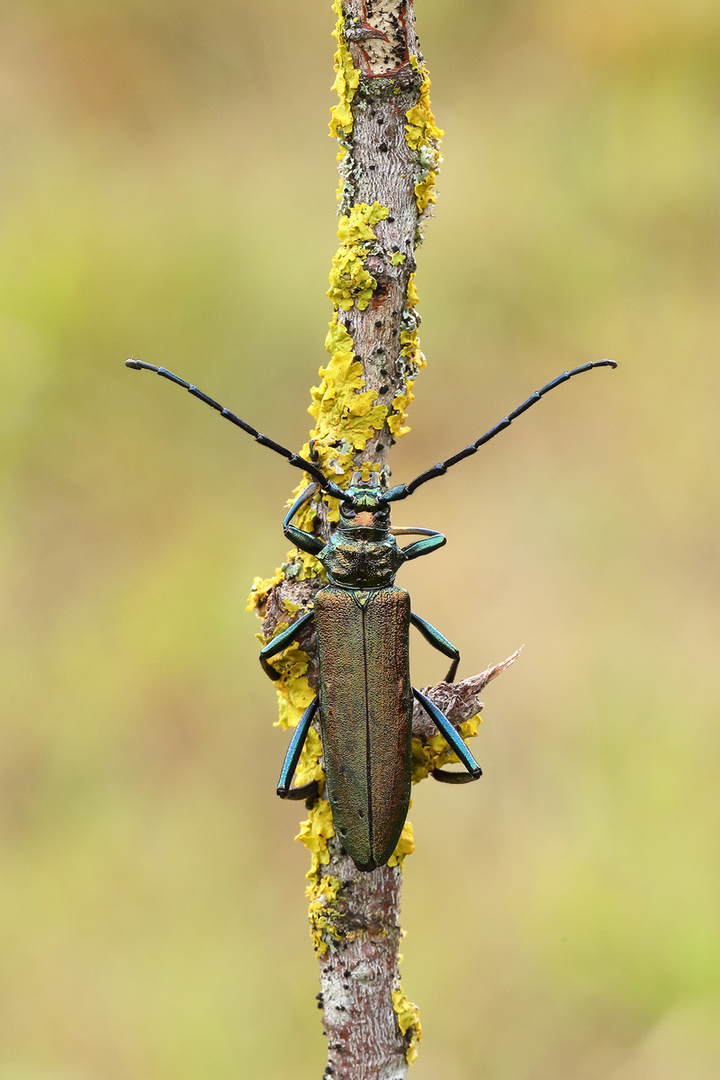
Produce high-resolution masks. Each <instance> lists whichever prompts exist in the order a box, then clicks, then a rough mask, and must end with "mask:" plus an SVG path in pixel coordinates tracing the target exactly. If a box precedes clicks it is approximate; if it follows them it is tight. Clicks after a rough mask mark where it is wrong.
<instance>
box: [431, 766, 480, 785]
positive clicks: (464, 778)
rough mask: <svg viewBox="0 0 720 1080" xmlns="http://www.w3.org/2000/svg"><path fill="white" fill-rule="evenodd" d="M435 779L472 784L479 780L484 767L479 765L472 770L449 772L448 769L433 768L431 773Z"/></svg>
mask: <svg viewBox="0 0 720 1080" xmlns="http://www.w3.org/2000/svg"><path fill="white" fill-rule="evenodd" d="M430 775H431V776H432V778H433V780H439V781H440V782H441V783H443V784H471V783H472V782H473V780H479V779H480V777H481V776H482V769H481V768H480V766H479V765H478V767H477V769H473V771H472V772H449V771H448V770H446V769H433V771H432V772H431V774H430Z"/></svg>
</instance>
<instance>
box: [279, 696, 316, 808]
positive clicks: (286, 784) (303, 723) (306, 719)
mask: <svg viewBox="0 0 720 1080" xmlns="http://www.w3.org/2000/svg"><path fill="white" fill-rule="evenodd" d="M319 704H320V698H319V696H318V695H317V694H316V695H315V697H314V698H313V699H312V701H311V702H310V704H309V705H308V707H307V709H306V710H305V712H304V713H303V714H302V716H301V718H300V721H299V723H298V726H297V727H296V728H295V732H294V734H293V737H292V739H291V740H290V746H289V747H288V752H287V754H286V755H285V760H284V762H283V767H282V771H281V773H280V779H279V780H278V786H277V793H278V795H279V796H280V798H281V799H298V800H299V799H312V798H313V797H314V796H315V795H317V793H318V783H317V780H312V781H311V782H310V783H309V784H303V785H302V787H296V788H291V787H290V785H291V783H292V779H293V776H294V775H295V770H296V768H297V764H298V761H299V760H300V754H301V753H302V748H303V746H304V745H305V740H306V739H307V734H308V731H309V730H310V725H311V724H312V722H313V717H314V716H315V713H316V712H317V710H318V706H319Z"/></svg>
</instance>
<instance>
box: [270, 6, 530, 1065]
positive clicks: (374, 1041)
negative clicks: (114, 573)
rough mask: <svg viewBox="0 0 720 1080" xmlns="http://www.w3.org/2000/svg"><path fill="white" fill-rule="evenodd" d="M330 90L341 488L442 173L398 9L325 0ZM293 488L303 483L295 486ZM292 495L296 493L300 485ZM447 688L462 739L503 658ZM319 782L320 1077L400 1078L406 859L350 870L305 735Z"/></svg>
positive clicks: (374, 418)
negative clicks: (335, 169) (335, 170)
mask: <svg viewBox="0 0 720 1080" xmlns="http://www.w3.org/2000/svg"><path fill="white" fill-rule="evenodd" d="M333 10H334V12H335V15H336V20H337V21H336V26H335V31H334V35H335V38H336V41H337V51H336V54H335V70H336V79H335V89H336V90H337V92H338V101H337V104H336V105H335V106H334V108H333V110H332V120H331V125H330V127H331V134H332V135H333V136H334V137H336V138H337V139H338V142H339V154H338V164H339V171H340V187H339V190H338V200H339V214H340V224H339V229H338V237H339V240H340V244H339V247H338V250H337V252H336V254H335V257H334V258H333V263H332V269H331V273H330V288H329V290H328V296H329V298H330V299H331V301H332V303H333V306H334V315H333V318H332V320H331V322H330V329H329V332H328V335H327V340H326V349H327V351H328V354H329V359H328V361H327V364H326V366H325V367H324V368H321V369H320V383H319V385H318V386H317V387H315V388H313V390H312V403H311V405H310V409H309V411H310V413H311V415H312V416H313V418H314V420H315V428H314V430H313V431H312V432H311V435H310V440H309V442H308V444H307V445H306V446H305V447H304V448H303V450H302V452H301V453H302V456H303V457H305V458H309V457H311V456H312V460H314V461H316V462H317V463H318V465H319V466H320V467H321V468H322V470H323V471H324V473H325V475H327V476H328V477H337V478H338V482H339V483H340V484H341V486H342V485H343V484H344V482H345V481H344V479H343V478H348V477H349V475H350V473H351V472H352V471H354V470H357V469H360V468H364V469H365V470H372V471H376V472H379V473H380V474H381V475H383V478H384V479H387V476H388V473H387V464H386V460H387V453H388V450H389V448H390V446H391V445H392V443H393V442H395V441H396V440H397V439H398V438H399V437H400V436H401V435H403V434H404V433H405V431H407V430H408V429H407V428H406V426H405V414H406V410H407V407H408V405H409V404H410V402H411V400H412V387H413V383H414V380H415V377H416V376H417V374H418V372H419V370H420V369H421V368H422V367H423V366H424V363H425V361H424V358H423V355H422V353H421V351H420V346H419V341H418V326H419V322H420V320H419V316H418V314H417V311H416V304H417V294H416V292H415V282H414V278H415V267H416V263H415V252H416V249H417V246H418V244H419V243H420V242H421V227H422V224H423V222H424V220H425V219H426V218H427V217H428V216H429V215H430V213H431V212H432V208H433V205H434V202H435V179H436V176H437V172H438V169H439V166H440V161H441V157H440V151H439V143H440V138H441V135H442V132H441V131H440V130H439V129H438V128H437V126H436V124H435V121H434V118H433V114H432V111H431V108H430V99H429V86H430V80H429V77H428V74H427V70H426V68H425V64H424V61H423V57H422V55H421V53H420V50H419V46H418V41H417V37H416V33H415V15H414V8H413V2H412V0H334V3H333ZM301 486H304V485H301ZM298 490H300V488H298ZM337 513H338V512H337V507H336V506H334V505H333V503H332V500H330V506H328V503H327V500H325V501H321V500H319V499H318V501H315V502H313V501H311V502H308V503H307V504H306V505H305V506H304V507H303V508H302V510H301V511H300V513H299V514H298V517H297V523H298V524H299V526H300V527H301V528H302V529H304V530H306V531H308V532H313V533H315V534H317V535H319V536H321V537H323V538H325V539H327V537H328V535H329V529H330V526H331V523H332V521H333V520H337ZM321 574H322V571H321V568H320V566H319V564H318V563H317V561H316V560H315V559H314V558H312V557H311V556H309V555H307V554H304V553H302V552H298V551H292V552H290V553H289V555H288V560H287V562H286V563H284V564H283V566H282V567H280V569H279V570H278V571H277V572H276V573H275V575H274V576H273V577H271V578H269V579H266V580H262V579H260V578H258V579H256V581H255V584H254V586H253V592H252V594H251V597H250V606H251V607H252V608H255V609H256V610H257V611H258V613H259V614H260V615H261V616H262V617H263V626H262V635H260V636H261V637H262V639H263V640H264V641H265V640H269V639H270V638H271V637H273V636H274V635H275V634H276V633H277V632H278V631H279V630H281V629H282V628H283V627H284V626H286V625H288V624H289V623H290V622H292V621H293V620H294V619H296V618H297V617H299V616H300V615H301V614H302V613H303V612H305V611H307V610H309V608H310V607H311V606H312V603H313V597H314V595H315V593H316V591H317V589H318V588H319V586H320V584H321ZM516 656H517V653H516V654H514V655H513V656H512V657H510V658H509V659H508V660H506V661H504V662H503V663H502V664H498V665H496V666H495V667H493V668H489V669H488V670H487V671H485V672H483V673H482V674H480V675H477V676H474V677H473V678H472V679H466V680H464V681H463V682H460V683H458V684H457V685H449V684H444V683H443V684H439V686H437V687H431V688H427V689H426V691H425V692H426V693H427V694H428V696H430V697H431V698H432V699H433V700H435V701H436V703H437V704H439V705H440V707H441V708H442V709H443V711H445V712H446V714H447V715H448V717H449V719H450V720H451V722H453V723H454V724H455V725H456V726H457V727H459V730H460V731H461V732H462V734H463V735H464V736H466V737H467V736H470V735H472V734H475V731H476V729H477V724H478V722H479V718H478V717H477V713H478V711H479V709H480V708H481V707H482V706H481V703H480V702H479V701H478V698H477V695H478V694H479V693H480V691H481V689H482V687H483V686H484V685H485V684H486V683H487V682H489V681H490V679H492V678H494V677H495V676H496V675H497V674H499V673H500V671H501V670H503V669H504V668H505V667H507V666H508V665H509V664H510V663H512V662H513V660H514V659H515V658H516ZM273 663H274V665H275V666H276V667H277V668H278V669H279V670H280V671H281V678H280V679H279V680H278V682H276V683H275V687H276V690H277V693H278V700H279V706H280V720H279V723H280V724H281V725H282V726H283V727H288V726H294V725H295V724H297V722H298V720H299V718H300V716H301V714H302V712H303V711H304V709H305V708H306V707H307V706H308V704H309V703H310V701H311V700H312V698H313V696H314V694H315V692H316V688H317V660H316V657H315V647H314V637H313V633H312V631H311V630H308V633H307V634H306V636H305V637H301V638H300V639H299V640H298V641H297V642H295V643H294V644H293V645H292V646H291V647H290V648H289V649H288V650H287V651H286V652H285V654H284V655H283V656H282V657H281V658H280V659H276V660H274V661H273ZM413 735H414V736H415V737H414V738H413V779H414V780H418V779H421V778H422V777H424V776H426V775H427V774H428V772H430V771H432V770H433V769H435V768H437V767H439V766H440V765H441V764H443V763H444V762H445V761H447V760H449V759H450V757H451V755H450V753H449V750H448V747H447V744H446V743H445V741H444V739H443V737H442V736H440V735H438V734H437V731H436V729H435V728H434V727H433V726H432V725H431V724H429V723H428V718H427V717H426V716H425V714H424V713H422V712H420V711H419V712H418V715H417V716H414V717H413ZM310 780H317V781H318V783H319V784H320V789H321V796H320V797H319V798H318V799H317V800H315V802H314V804H313V805H312V806H311V807H310V809H309V816H308V820H307V821H306V822H305V823H304V824H303V825H302V827H301V831H300V839H302V841H303V842H304V843H305V844H306V845H307V846H308V848H309V849H310V850H311V852H312V865H311V869H310V872H309V873H308V879H309V886H308V896H309V898H310V922H311V931H312V937H313V941H314V944H315V948H316V950H317V952H318V957H319V962H320V980H321V994H320V995H319V1000H320V1003H321V1005H322V1008H323V1022H324V1026H325V1031H326V1033H327V1038H328V1064H327V1067H326V1072H325V1076H326V1077H327V1078H328V1080H329V1078H330V1077H332V1080H401V1078H403V1077H405V1075H406V1072H407V1065H408V1062H412V1060H413V1059H414V1058H415V1056H416V1055H417V1048H418V1043H419V1040H420V1023H419V1019H418V1013H417V1009H416V1007H415V1006H414V1005H413V1004H412V1002H410V1001H409V1000H408V999H407V998H406V997H405V995H404V993H403V991H402V988H401V985H400V978H399V971H398V943H399V941H400V925H399V908H400V883H401V873H402V863H403V860H404V858H405V856H406V855H407V854H408V853H409V852H411V851H412V850H413V839H412V828H411V826H410V824H409V823H406V826H405V829H404V831H403V834H402V837H401V839H400V842H399V844H398V848H397V850H396V852H395V854H394V856H393V857H392V858H391V860H390V862H389V863H388V865H386V866H381V867H379V868H378V869H376V870H375V871H373V872H371V873H368V872H361V871H358V870H357V869H356V867H355V865H354V863H353V862H352V860H351V859H350V858H348V857H347V856H346V855H345V853H344V852H343V850H342V847H341V846H340V844H339V843H338V841H337V839H336V837H335V835H334V831H333V824H332V817H331V814H330V809H329V806H328V803H327V802H326V801H325V800H324V799H323V798H322V785H323V783H324V774H323V770H322V746H321V743H320V738H319V736H318V734H317V732H316V731H315V730H314V729H311V730H310V734H309V736H308V739H307V742H306V745H305V749H304V752H303V756H302V758H301V761H300V765H299V767H298V772H297V778H296V782H297V784H298V785H302V784H305V783H307V782H308V781H310Z"/></svg>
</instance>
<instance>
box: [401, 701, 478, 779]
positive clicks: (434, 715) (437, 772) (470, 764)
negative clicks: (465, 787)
mask: <svg viewBox="0 0 720 1080" xmlns="http://www.w3.org/2000/svg"><path fill="white" fill-rule="evenodd" d="M448 681H449V680H448ZM413 694H414V695H415V697H416V698H417V699H418V701H419V702H420V704H421V705H422V707H423V709H424V710H425V712H426V713H427V714H428V716H429V717H430V719H431V720H433V722H434V723H435V726H436V727H437V729H438V731H439V732H440V734H441V735H443V737H444V738H445V741H446V742H447V743H448V745H449V746H450V747H451V749H452V750H453V751H454V752H455V753H456V754H457V756H458V757H459V758H460V761H461V762H462V764H463V765H464V766H465V768H466V770H467V772H446V771H445V770H444V769H433V774H432V775H433V778H434V779H435V780H441V781H442V782H443V783H444V784H469V783H470V782H471V781H472V780H479V779H480V777H481V776H482V769H481V768H480V766H479V765H478V763H477V761H476V760H475V758H474V757H473V756H472V754H471V753H470V751H469V750H468V748H467V746H466V745H465V743H464V742H463V740H462V739H461V737H460V736H459V735H458V733H457V731H456V730H455V728H454V727H453V726H452V724H451V723H450V721H449V720H448V718H447V717H446V716H444V715H443V714H442V713H441V712H440V710H439V709H438V707H437V705H433V703H432V701H431V700H430V698H428V697H425V695H424V694H421V693H420V691H419V690H416V689H415V687H414V686H413Z"/></svg>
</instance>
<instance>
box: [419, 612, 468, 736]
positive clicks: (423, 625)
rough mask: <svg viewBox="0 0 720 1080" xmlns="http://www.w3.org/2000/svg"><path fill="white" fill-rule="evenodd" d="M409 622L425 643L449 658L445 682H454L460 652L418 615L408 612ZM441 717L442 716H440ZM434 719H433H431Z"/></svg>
mask: <svg viewBox="0 0 720 1080" xmlns="http://www.w3.org/2000/svg"><path fill="white" fill-rule="evenodd" d="M410 622H411V623H412V624H413V626H416V627H417V629H418V630H419V631H420V633H421V634H422V636H423V637H424V638H425V640H426V641H429V642H430V644H431V645H432V646H433V647H434V648H436V649H437V650H438V652H441V653H443V655H444V656H449V657H450V658H451V660H452V664H451V665H450V670H449V671H448V673H447V675H446V676H445V682H448V683H451V682H455V676H456V675H457V669H458V664H459V663H460V650H459V649H456V648H455V646H454V645H453V643H452V642H451V641H448V639H447V638H446V637H445V636H444V635H443V634H441V633H440V631H439V630H436V629H435V627H434V626H433V625H432V623H429V622H428V621H427V620H426V619H421V618H420V616H419V615H416V614H415V612H414V611H411V612H410ZM441 715H442V714H441ZM433 719H434V717H433Z"/></svg>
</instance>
